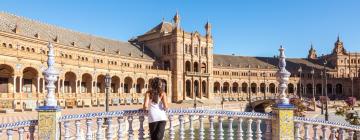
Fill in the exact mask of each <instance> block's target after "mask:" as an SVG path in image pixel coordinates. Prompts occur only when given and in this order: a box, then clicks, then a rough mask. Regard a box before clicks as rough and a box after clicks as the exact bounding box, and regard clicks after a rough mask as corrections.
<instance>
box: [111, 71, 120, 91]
mask: <svg viewBox="0 0 360 140" xmlns="http://www.w3.org/2000/svg"><path fill="white" fill-rule="evenodd" d="M119 89H120V78H119V76H116V75H114V76H112V77H111V85H110V92H111V93H119Z"/></svg>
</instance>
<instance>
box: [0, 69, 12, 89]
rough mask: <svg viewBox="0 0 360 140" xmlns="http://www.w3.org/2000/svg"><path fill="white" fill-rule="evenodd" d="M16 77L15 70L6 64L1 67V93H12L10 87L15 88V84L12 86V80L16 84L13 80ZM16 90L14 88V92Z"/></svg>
mask: <svg viewBox="0 0 360 140" xmlns="http://www.w3.org/2000/svg"><path fill="white" fill-rule="evenodd" d="M13 75H14V69H13V68H12V67H11V66H9V65H5V64H1V65H0V93H8V92H10V85H11V86H12V87H14V86H15V85H14V84H10V80H11V79H12V82H14V80H15V79H14V78H12V77H13ZM14 89H15V88H13V90H14Z"/></svg>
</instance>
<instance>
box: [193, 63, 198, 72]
mask: <svg viewBox="0 0 360 140" xmlns="http://www.w3.org/2000/svg"><path fill="white" fill-rule="evenodd" d="M194 72H199V64H198V62H194Z"/></svg>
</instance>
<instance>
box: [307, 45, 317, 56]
mask: <svg viewBox="0 0 360 140" xmlns="http://www.w3.org/2000/svg"><path fill="white" fill-rule="evenodd" d="M316 58H317V54H316V50H315V49H314V47H313V44H311V47H310V50H309V54H308V59H316Z"/></svg>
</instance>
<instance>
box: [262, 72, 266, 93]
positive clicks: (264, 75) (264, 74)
mask: <svg viewBox="0 0 360 140" xmlns="http://www.w3.org/2000/svg"><path fill="white" fill-rule="evenodd" d="M262 74H263V77H264V100H266V79H265V77H266V73H265V72H263V73H262Z"/></svg>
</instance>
